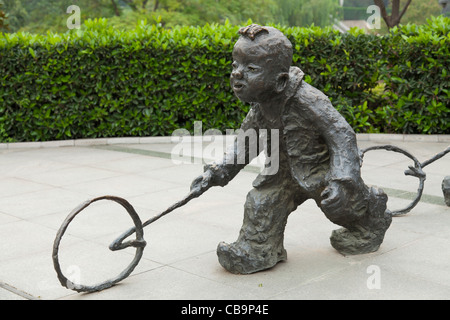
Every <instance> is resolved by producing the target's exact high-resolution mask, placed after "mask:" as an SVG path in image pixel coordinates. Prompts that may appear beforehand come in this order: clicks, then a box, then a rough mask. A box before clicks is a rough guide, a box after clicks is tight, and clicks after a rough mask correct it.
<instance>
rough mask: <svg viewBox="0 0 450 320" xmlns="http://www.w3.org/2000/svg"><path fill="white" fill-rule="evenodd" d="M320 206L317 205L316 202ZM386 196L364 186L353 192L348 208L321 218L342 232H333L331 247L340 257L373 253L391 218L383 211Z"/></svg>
mask: <svg viewBox="0 0 450 320" xmlns="http://www.w3.org/2000/svg"><path fill="white" fill-rule="evenodd" d="M317 203H318V204H319V206H320V201H317ZM386 203H387V195H386V194H385V193H384V192H383V190H379V189H376V188H368V187H367V186H365V185H364V183H362V184H360V186H359V187H358V188H355V189H354V190H353V192H352V196H351V197H350V201H349V203H348V206H346V207H345V208H341V210H339V211H338V212H327V211H326V209H324V208H322V210H323V211H324V213H325V215H326V216H327V217H328V219H330V220H331V221H332V222H334V223H336V224H338V225H340V226H343V227H344V228H341V229H338V230H334V231H333V233H332V234H331V237H330V241H331V245H332V246H333V247H334V248H335V249H336V250H337V251H339V252H340V253H341V254H343V255H354V254H363V253H370V252H374V251H377V250H378V248H379V247H380V245H381V243H382V242H383V240H384V235H385V233H386V230H387V229H388V228H389V226H390V224H391V221H392V215H391V214H390V212H389V210H387V209H386Z"/></svg>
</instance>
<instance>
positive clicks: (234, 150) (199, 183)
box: [191, 107, 259, 191]
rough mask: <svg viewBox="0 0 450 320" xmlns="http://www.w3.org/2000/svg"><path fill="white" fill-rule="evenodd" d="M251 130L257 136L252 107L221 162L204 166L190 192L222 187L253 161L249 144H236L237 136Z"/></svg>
mask: <svg viewBox="0 0 450 320" xmlns="http://www.w3.org/2000/svg"><path fill="white" fill-rule="evenodd" d="M251 129H253V130H255V133H256V134H257V135H258V134H259V130H258V129H259V127H258V123H257V111H256V110H255V107H252V108H251V109H250V111H249V113H248V114H247V116H246V117H245V119H244V121H243V122H242V124H241V127H240V130H239V133H238V136H237V137H236V138H235V139H234V142H233V144H232V145H231V146H230V147H228V149H227V152H226V153H225V155H224V158H223V159H222V161H221V162H219V163H215V162H214V163H212V164H207V165H205V167H204V173H203V174H202V175H201V176H199V177H197V178H196V179H195V180H194V181H193V182H192V185H191V191H193V190H198V191H200V190H203V191H205V190H206V189H209V188H210V187H213V186H222V187H223V186H225V185H227V184H228V182H230V181H231V180H232V179H233V178H234V177H235V176H236V175H237V174H238V173H239V171H241V170H242V169H243V168H244V167H245V166H246V165H247V164H248V163H250V162H251V161H252V160H253V158H254V156H255V155H254V154H255V153H252V152H249V144H247V143H244V146H242V144H240V143H238V141H239V140H240V139H239V135H241V134H242V135H243V134H245V132H246V131H247V130H251ZM258 152H259V149H258ZM242 159H245V161H242ZM238 160H239V161H238Z"/></svg>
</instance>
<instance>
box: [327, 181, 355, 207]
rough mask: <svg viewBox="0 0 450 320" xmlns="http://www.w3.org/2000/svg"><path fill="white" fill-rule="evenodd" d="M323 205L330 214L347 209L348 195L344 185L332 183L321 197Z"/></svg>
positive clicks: (337, 182) (336, 182)
mask: <svg viewBox="0 0 450 320" xmlns="http://www.w3.org/2000/svg"><path fill="white" fill-rule="evenodd" d="M320 196H321V197H322V201H321V203H320V204H321V205H322V207H323V208H324V209H325V210H326V211H328V212H338V211H339V210H342V208H346V207H347V206H346V205H347V201H348V195H347V191H346V188H345V186H344V184H343V183H341V182H339V181H331V182H330V183H329V184H328V186H327V187H326V188H325V190H324V191H323V192H322V193H321V195H320Z"/></svg>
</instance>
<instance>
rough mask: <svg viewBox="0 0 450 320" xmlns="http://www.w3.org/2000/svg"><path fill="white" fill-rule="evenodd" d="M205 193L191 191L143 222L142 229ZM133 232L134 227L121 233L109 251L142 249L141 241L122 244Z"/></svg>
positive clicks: (143, 244) (202, 191) (134, 230)
mask: <svg viewBox="0 0 450 320" xmlns="http://www.w3.org/2000/svg"><path fill="white" fill-rule="evenodd" d="M205 191H206V189H205V190H200V191H198V190H193V191H191V192H190V193H189V194H188V195H187V196H186V197H184V198H183V199H182V200H180V201H178V202H177V203H175V204H173V205H171V206H170V207H169V208H167V209H166V210H164V211H163V212H161V213H159V214H157V215H156V216H154V217H153V218H150V219H148V220H147V221H145V222H144V223H143V224H142V227H146V226H148V225H149V224H151V223H153V222H155V221H156V220H158V219H159V218H161V217H163V216H165V215H166V214H168V213H170V212H172V211H173V210H175V209H177V208H179V207H182V206H184V205H185V204H186V203H188V202H189V201H191V200H192V199H194V198H198V197H199V196H200V195H202V194H203V193H204V192H205ZM135 232H136V227H132V228H130V229H128V230H127V231H125V232H124V233H122V235H120V236H119V237H118V238H117V239H116V240H114V241H113V242H111V244H110V245H109V249H110V250H111V251H117V250H122V249H125V248H128V247H142V246H145V241H144V243H141V241H137V240H131V241H127V242H123V241H124V240H125V239H126V238H128V237H129V236H131V235H132V234H133V233H135Z"/></svg>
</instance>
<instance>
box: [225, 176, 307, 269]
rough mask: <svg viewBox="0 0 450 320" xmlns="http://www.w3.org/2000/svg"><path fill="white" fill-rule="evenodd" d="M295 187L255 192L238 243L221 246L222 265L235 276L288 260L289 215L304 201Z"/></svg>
mask: <svg viewBox="0 0 450 320" xmlns="http://www.w3.org/2000/svg"><path fill="white" fill-rule="evenodd" d="M305 200H306V198H304V197H302V196H301V194H300V193H299V189H298V187H297V186H295V185H294V184H287V183H283V182H281V183H278V184H275V185H273V184H272V185H270V186H266V187H261V188H254V189H252V190H251V191H250V192H249V193H248V195H247V201H246V203H245V206H244V222H243V225H242V228H241V231H240V234H239V237H238V239H237V241H236V242H234V243H233V244H226V243H224V242H221V243H219V245H218V247H217V255H218V257H219V262H220V264H221V265H222V266H223V267H224V268H225V269H227V270H228V271H230V272H232V273H240V274H249V273H253V272H257V271H261V270H264V269H268V268H271V267H273V266H275V265H276V264H277V263H278V262H280V261H284V260H286V258H287V255H286V250H285V249H284V246H283V240H284V229H285V226H286V223H287V219H288V216H289V214H290V213H291V212H292V211H294V210H295V209H296V208H297V206H298V205H299V204H301V203H302V202H303V201H305Z"/></svg>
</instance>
